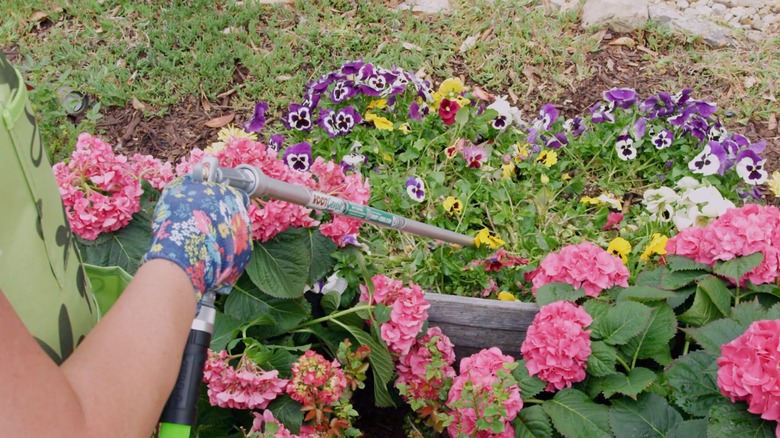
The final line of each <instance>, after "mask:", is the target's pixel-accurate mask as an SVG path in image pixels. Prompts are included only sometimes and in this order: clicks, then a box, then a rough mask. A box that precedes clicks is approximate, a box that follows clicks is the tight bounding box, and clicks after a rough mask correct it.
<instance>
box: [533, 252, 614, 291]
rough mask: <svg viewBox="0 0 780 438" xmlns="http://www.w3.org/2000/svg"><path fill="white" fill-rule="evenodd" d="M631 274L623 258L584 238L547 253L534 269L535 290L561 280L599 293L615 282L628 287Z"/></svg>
mask: <svg viewBox="0 0 780 438" xmlns="http://www.w3.org/2000/svg"><path fill="white" fill-rule="evenodd" d="M628 277H629V273H628V268H626V266H625V265H624V264H623V262H622V261H621V260H620V258H618V257H615V256H613V255H612V254H610V253H609V252H607V251H606V250H604V249H603V248H601V247H599V246H597V245H595V244H593V243H590V242H583V243H580V244H579V245H569V246H566V247H564V248H563V249H561V250H560V252H558V253H554V252H553V253H550V254H547V256H546V257H545V258H544V260H542V263H540V264H539V268H538V269H537V270H536V272H535V275H534V277H533V280H532V282H533V289H532V291H533V293H534V294H536V290H537V289H539V288H540V287H542V286H544V285H545V284H547V283H553V282H560V283H566V284H570V285H572V286H574V287H575V288H582V289H584V290H585V294H586V295H588V296H590V297H596V296H598V295H599V293H601V291H603V290H604V289H609V288H611V287H612V286H623V287H628Z"/></svg>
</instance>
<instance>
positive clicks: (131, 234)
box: [76, 211, 152, 275]
mask: <svg viewBox="0 0 780 438" xmlns="http://www.w3.org/2000/svg"><path fill="white" fill-rule="evenodd" d="M142 213H143V211H141V212H139V213H136V214H135V215H133V219H132V220H131V221H130V223H129V224H127V226H126V227H124V228H122V229H120V230H118V231H114V232H113V233H104V234H101V235H100V236H98V238H97V239H95V240H85V239H82V238H80V237H77V238H76V242H78V246H79V251H80V252H81V258H82V260H83V262H84V263H89V264H91V265H96V266H119V267H120V268H122V269H124V270H125V271H126V272H127V273H128V274H130V275H135V271H137V270H138V266H139V265H140V264H141V258H142V257H143V256H144V254H146V251H147V250H148V249H149V242H151V241H152V225H151V224H152V220H151V216H148V217H147V215H146V214H142Z"/></svg>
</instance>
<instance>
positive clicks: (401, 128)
mask: <svg viewBox="0 0 780 438" xmlns="http://www.w3.org/2000/svg"><path fill="white" fill-rule="evenodd" d="M398 130H399V131H401V132H403V133H404V134H408V133H410V132H412V127H411V126H410V125H409V124H408V123H401V124H400V125H398Z"/></svg>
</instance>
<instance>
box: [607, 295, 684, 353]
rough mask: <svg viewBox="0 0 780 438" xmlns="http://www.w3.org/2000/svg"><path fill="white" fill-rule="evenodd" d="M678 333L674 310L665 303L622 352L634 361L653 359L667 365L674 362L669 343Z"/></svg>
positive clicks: (651, 315) (653, 313) (655, 310)
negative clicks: (634, 359) (635, 359)
mask: <svg viewBox="0 0 780 438" xmlns="http://www.w3.org/2000/svg"><path fill="white" fill-rule="evenodd" d="M676 332H677V318H676V317H675V315H674V310H672V308H671V307H669V305H668V304H666V303H663V304H661V305H659V306H657V307H655V308H654V309H653V311H652V313H651V314H650V319H649V321H648V324H647V325H646V326H645V327H644V329H642V331H641V332H639V334H638V335H637V336H634V337H633V338H631V339H630V340H629V341H628V342H627V343H626V344H625V345H624V346H622V347H621V348H620V351H621V352H622V353H623V354H625V355H626V356H628V357H630V358H632V359H633V358H637V359H653V360H655V361H656V362H658V363H659V364H660V365H667V364H669V362H671V361H672V357H671V352H670V349H669V341H670V340H671V339H672V338H673V337H674V335H675V333H676Z"/></svg>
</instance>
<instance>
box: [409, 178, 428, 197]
mask: <svg viewBox="0 0 780 438" xmlns="http://www.w3.org/2000/svg"><path fill="white" fill-rule="evenodd" d="M405 185H406V193H407V194H408V195H409V197H410V198H412V200H413V201H415V202H423V200H425V184H424V183H423V180H421V179H420V178H417V177H416V176H410V177H409V179H407V180H406V184H405Z"/></svg>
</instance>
